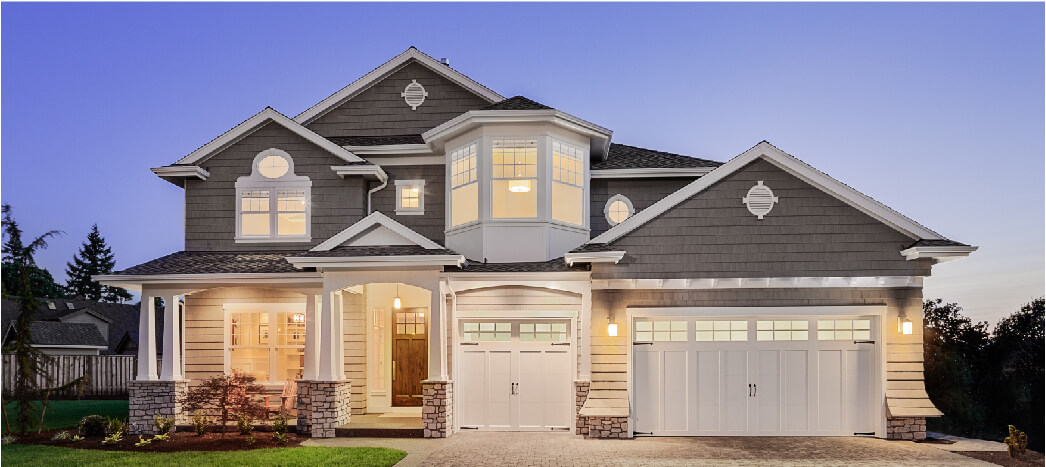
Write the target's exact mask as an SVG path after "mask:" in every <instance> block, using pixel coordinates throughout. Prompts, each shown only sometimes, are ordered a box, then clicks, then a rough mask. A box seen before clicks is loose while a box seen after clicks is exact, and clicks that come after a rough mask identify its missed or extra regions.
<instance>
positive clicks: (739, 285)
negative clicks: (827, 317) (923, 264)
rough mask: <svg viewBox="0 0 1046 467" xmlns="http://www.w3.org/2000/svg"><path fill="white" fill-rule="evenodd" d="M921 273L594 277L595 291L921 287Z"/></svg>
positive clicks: (593, 286)
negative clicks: (853, 275) (860, 275)
mask: <svg viewBox="0 0 1046 467" xmlns="http://www.w3.org/2000/svg"><path fill="white" fill-rule="evenodd" d="M922 286H923V278H922V277H920V276H869V277H731V278H719V279H709V278H697V279H594V280H592V289H593V290H618V289H629V290H631V289H642V290H646V289H663V290H709V289H831V288H921V287H922Z"/></svg>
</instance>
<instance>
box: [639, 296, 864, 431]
mask: <svg viewBox="0 0 1046 467" xmlns="http://www.w3.org/2000/svg"><path fill="white" fill-rule="evenodd" d="M878 328H879V323H878V317H876V316H773V317H751V318H740V317H720V318H716V317H700V318H694V317H643V318H638V317H637V318H635V319H634V322H633V327H632V329H633V346H632V356H633V364H632V372H633V373H632V374H633V376H632V381H633V402H634V407H635V410H634V417H635V420H634V422H635V428H634V431H635V432H636V435H655V436H688V435H689V436H693V435H731V436H738V435H742V436H743V435H752V436H789V435H795V436H810V435H815V436H816V435H821V436H852V435H855V434H872V433H873V432H875V430H876V428H877V425H878V421H879V420H880V414H879V412H880V410H879V406H880V405H881V404H876V403H875V400H876V399H875V394H876V393H877V385H876V381H877V375H878V374H879V371H878V358H877V355H878V345H877V344H876V341H877V336H878V335H879V330H878Z"/></svg>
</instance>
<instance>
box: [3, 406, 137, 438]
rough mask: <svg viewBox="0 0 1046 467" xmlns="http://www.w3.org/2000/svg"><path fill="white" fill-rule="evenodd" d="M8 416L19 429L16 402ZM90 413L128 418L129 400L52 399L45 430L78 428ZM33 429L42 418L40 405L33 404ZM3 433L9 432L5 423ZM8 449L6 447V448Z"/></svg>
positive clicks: (45, 420)
mask: <svg viewBox="0 0 1046 467" xmlns="http://www.w3.org/2000/svg"><path fill="white" fill-rule="evenodd" d="M5 409H6V410H7V416H8V417H9V418H10V419H11V427H12V428H14V429H15V431H16V432H17V431H18V428H16V426H15V423H16V420H17V419H18V413H17V410H18V408H17V406H16V405H15V403H14V402H8V403H7V407H5ZM88 415H101V416H103V417H119V418H123V419H126V418H127V401H125V400H113V401H97V400H83V401H51V402H50V403H49V404H48V407H47V416H46V417H45V418H44V430H60V429H63V428H76V425H77V424H78V423H80V419H81V418H84V417H86V416H88ZM32 420H33V423H32V427H33V431H36V423H37V422H38V421H39V420H40V406H39V404H33V417H32ZM3 433H4V434H6V433H7V426H6V425H4V427H3ZM5 449H6V448H5Z"/></svg>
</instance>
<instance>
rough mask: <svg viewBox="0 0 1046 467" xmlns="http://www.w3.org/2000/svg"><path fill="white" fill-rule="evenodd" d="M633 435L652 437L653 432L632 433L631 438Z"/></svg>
mask: <svg viewBox="0 0 1046 467" xmlns="http://www.w3.org/2000/svg"><path fill="white" fill-rule="evenodd" d="M635 435H647V436H653V435H654V432H653V431H633V432H632V436H635Z"/></svg>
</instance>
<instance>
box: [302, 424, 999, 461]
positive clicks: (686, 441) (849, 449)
mask: <svg viewBox="0 0 1046 467" xmlns="http://www.w3.org/2000/svg"><path fill="white" fill-rule="evenodd" d="M306 444H307V445H311V446H383V447H389V448H395V449H402V450H404V451H406V452H407V454H408V455H407V457H406V458H405V459H404V460H403V461H401V463H400V464H398V465H403V466H414V465H478V466H487V465H489V466H505V465H521V466H546V465H548V466H560V465H563V466H628V467H632V466H636V465H657V466H682V465H775V466H776V465H839V466H842V465H869V466H871V465H875V466H881V465H896V466H909V465H923V466H927V465H940V466H945V465H947V466H955V467H957V466H964V465H979V466H984V465H991V464H987V463H984V462H981V461H978V460H976V459H972V458H969V457H965V456H962V455H959V454H955V453H951V452H947V451H943V450H940V449H935V448H933V447H931V446H929V445H926V444H917V443H912V442H910V441H886V440H881V439H873V438H801V437H796V438H770V437H766V438H764V437H759V438H755V437H736V438H726V437H708V438H705V437H702V438H637V439H633V440H589V439H582V438H581V437H579V436H574V435H569V434H563V433H496V432H486V433H476V432H472V433H457V434H455V435H454V436H451V437H450V438H447V439H442V440H433V439H392V438H384V439H382V438H333V439H324V440H314V441H308V442H306Z"/></svg>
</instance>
